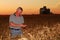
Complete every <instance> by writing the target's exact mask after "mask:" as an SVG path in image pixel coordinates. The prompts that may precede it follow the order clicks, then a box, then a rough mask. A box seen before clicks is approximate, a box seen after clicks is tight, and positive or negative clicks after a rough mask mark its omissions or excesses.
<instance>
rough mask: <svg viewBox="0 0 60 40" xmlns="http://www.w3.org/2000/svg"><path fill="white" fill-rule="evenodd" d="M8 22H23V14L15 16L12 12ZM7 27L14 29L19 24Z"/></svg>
mask: <svg viewBox="0 0 60 40" xmlns="http://www.w3.org/2000/svg"><path fill="white" fill-rule="evenodd" d="M9 22H13V23H15V24H22V23H24V18H23V16H19V17H16V15H14V14H12V15H10V17H9ZM9 27H10V28H16V29H19V28H21V27H20V26H17V27H13V26H9Z"/></svg>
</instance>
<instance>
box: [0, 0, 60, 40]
mask: <svg viewBox="0 0 60 40" xmlns="http://www.w3.org/2000/svg"><path fill="white" fill-rule="evenodd" d="M18 7H22V8H23V13H22V15H23V17H24V21H25V24H27V25H28V26H27V27H26V28H22V31H23V36H22V38H26V39H25V40H27V39H28V40H60V0H0V40H10V33H9V31H10V30H9V16H10V15H11V14H13V13H14V12H15V11H16V8H18Z"/></svg>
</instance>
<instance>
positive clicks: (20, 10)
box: [16, 7, 23, 15]
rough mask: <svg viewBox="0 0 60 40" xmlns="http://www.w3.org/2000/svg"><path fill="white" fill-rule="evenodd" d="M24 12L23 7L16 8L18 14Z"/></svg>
mask: <svg viewBox="0 0 60 40" xmlns="http://www.w3.org/2000/svg"><path fill="white" fill-rule="evenodd" d="M22 12H23V9H22V7H18V8H17V9H16V15H21V14H22Z"/></svg>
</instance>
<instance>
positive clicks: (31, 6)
mask: <svg viewBox="0 0 60 40" xmlns="http://www.w3.org/2000/svg"><path fill="white" fill-rule="evenodd" d="M43 6H47V8H50V9H51V12H53V13H54V14H60V0H0V15H10V14H13V13H14V12H15V11H16V9H17V8H18V7H22V8H23V10H24V11H23V13H22V14H39V9H40V8H41V7H43Z"/></svg>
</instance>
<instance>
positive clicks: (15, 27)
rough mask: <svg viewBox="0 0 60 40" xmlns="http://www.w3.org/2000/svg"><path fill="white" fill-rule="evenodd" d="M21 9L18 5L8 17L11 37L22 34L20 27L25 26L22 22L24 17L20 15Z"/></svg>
mask: <svg viewBox="0 0 60 40" xmlns="http://www.w3.org/2000/svg"><path fill="white" fill-rule="evenodd" d="M22 12H23V9H22V7H18V8H17V9H16V12H15V13H14V14H12V15H10V17H9V28H10V33H11V38H14V37H16V36H17V35H22V33H23V32H22V30H21V28H22V27H26V26H27V25H25V24H24V17H23V16H22Z"/></svg>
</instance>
